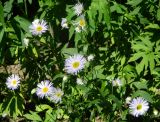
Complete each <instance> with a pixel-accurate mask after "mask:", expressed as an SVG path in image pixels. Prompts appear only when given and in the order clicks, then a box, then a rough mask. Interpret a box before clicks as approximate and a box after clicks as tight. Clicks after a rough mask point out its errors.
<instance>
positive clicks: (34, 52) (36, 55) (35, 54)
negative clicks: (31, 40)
mask: <svg viewBox="0 0 160 122" xmlns="http://www.w3.org/2000/svg"><path fill="white" fill-rule="evenodd" d="M32 52H33V54H34V56H35V57H36V58H38V53H37V50H36V48H35V47H33V48H32Z"/></svg>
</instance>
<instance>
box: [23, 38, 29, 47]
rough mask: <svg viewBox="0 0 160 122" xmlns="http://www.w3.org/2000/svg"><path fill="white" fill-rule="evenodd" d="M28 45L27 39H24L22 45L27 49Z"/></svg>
mask: <svg viewBox="0 0 160 122" xmlns="http://www.w3.org/2000/svg"><path fill="white" fill-rule="evenodd" d="M28 44H29V39H27V38H24V39H23V45H24V46H25V47H28Z"/></svg>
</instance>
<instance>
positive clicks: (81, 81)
mask: <svg viewBox="0 0 160 122" xmlns="http://www.w3.org/2000/svg"><path fill="white" fill-rule="evenodd" d="M76 83H77V84H79V85H83V84H84V83H83V80H82V79H81V78H77V80H76Z"/></svg>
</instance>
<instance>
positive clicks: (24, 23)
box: [14, 16, 31, 33]
mask: <svg viewBox="0 0 160 122" xmlns="http://www.w3.org/2000/svg"><path fill="white" fill-rule="evenodd" d="M14 19H15V20H16V21H17V22H18V23H19V24H20V26H21V28H22V29H23V30H24V31H25V32H27V33H29V26H30V25H31V23H30V22H29V21H28V20H27V19H25V18H22V17H20V16H16V17H15V18H14Z"/></svg>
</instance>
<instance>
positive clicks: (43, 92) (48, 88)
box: [36, 80, 54, 98]
mask: <svg viewBox="0 0 160 122" xmlns="http://www.w3.org/2000/svg"><path fill="white" fill-rule="evenodd" d="M53 89H54V87H53V86H52V83H51V82H50V81H49V80H44V81H41V82H40V83H38V84H37V90H36V94H37V96H38V97H40V98H43V97H49V96H50V95H51V94H52V92H53Z"/></svg>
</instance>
